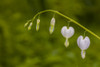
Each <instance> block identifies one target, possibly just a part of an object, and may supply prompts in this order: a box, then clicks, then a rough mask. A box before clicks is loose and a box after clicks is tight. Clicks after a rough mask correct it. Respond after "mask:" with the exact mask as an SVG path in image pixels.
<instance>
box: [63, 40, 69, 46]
mask: <svg viewBox="0 0 100 67" xmlns="http://www.w3.org/2000/svg"><path fill="white" fill-rule="evenodd" d="M64 45H65V46H66V47H68V46H69V41H68V39H66V41H65V43H64Z"/></svg>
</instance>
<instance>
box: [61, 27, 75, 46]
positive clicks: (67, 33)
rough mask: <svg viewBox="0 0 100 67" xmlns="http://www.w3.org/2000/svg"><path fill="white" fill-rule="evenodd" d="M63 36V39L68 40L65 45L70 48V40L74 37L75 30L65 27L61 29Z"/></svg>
mask: <svg viewBox="0 0 100 67" xmlns="http://www.w3.org/2000/svg"><path fill="white" fill-rule="evenodd" d="M61 34H62V35H63V37H65V38H66V41H65V43H64V45H65V46H66V47H68V46H69V41H68V39H69V38H70V37H72V36H73V35H74V28H73V27H69V28H68V27H67V26H63V27H62V29H61Z"/></svg>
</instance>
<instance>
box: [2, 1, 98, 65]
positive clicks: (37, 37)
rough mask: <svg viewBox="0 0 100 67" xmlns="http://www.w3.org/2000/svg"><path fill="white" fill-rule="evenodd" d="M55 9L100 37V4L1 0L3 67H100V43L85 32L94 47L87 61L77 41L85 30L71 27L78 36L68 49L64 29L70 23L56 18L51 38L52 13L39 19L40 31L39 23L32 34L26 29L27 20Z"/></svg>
mask: <svg viewBox="0 0 100 67" xmlns="http://www.w3.org/2000/svg"><path fill="white" fill-rule="evenodd" d="M46 9H54V10H57V11H60V12H61V13H63V14H65V15H67V16H69V17H71V18H72V19H74V20H76V21H78V22H80V24H82V25H84V26H85V27H87V28H88V29H90V30H92V31H93V32H95V33H97V34H98V35H99V36H100V30H99V29H100V0H1V1H0V67H100V40H98V39H97V38H95V37H94V36H92V35H90V34H89V33H87V32H86V35H88V36H89V37H90V40H91V45H90V47H89V48H88V50H87V52H86V53H87V54H86V58H85V59H84V60H83V59H82V58H81V54H80V52H81V50H80V49H79V48H78V46H77V43H76V40H77V38H78V36H79V35H83V34H84V30H83V29H81V28H80V27H79V26H77V25H75V24H73V23H71V24H70V25H71V26H73V27H74V28H75V35H74V36H73V37H72V38H70V39H69V42H70V45H69V47H68V48H66V47H65V46H64V42H65V39H64V37H63V36H62V35H61V33H60V32H61V28H62V26H64V25H67V24H68V23H67V20H66V19H64V18H62V17H61V16H59V15H56V16H55V18H56V24H55V31H54V32H53V34H52V35H50V34H49V25H50V20H51V18H52V16H53V13H49V12H48V13H45V14H42V15H40V19H41V23H40V30H39V31H38V32H36V30H35V26H36V20H35V21H34V23H33V26H32V30H31V31H28V30H27V29H26V28H24V24H25V23H26V22H27V20H29V19H31V18H33V16H34V15H35V14H36V13H38V12H39V11H42V10H46Z"/></svg>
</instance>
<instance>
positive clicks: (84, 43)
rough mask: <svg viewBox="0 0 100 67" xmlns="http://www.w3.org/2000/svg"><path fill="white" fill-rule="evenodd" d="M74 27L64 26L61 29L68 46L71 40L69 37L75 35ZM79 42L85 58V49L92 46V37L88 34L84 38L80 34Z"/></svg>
mask: <svg viewBox="0 0 100 67" xmlns="http://www.w3.org/2000/svg"><path fill="white" fill-rule="evenodd" d="M74 32H75V31H74V28H73V27H69V28H68V27H67V26H63V27H62V29H61V33H62V35H63V36H64V37H65V38H66V41H65V43H64V44H65V46H66V47H68V46H69V41H68V38H70V37H72V36H73V35H74ZM77 44H78V47H79V48H80V49H81V56H82V58H83V59H84V58H85V54H86V52H85V50H86V49H87V48H88V47H89V46H90V39H89V37H88V36H86V37H85V38H83V36H79V37H78V39H77Z"/></svg>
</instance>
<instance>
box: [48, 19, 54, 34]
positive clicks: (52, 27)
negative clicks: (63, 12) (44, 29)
mask: <svg viewBox="0 0 100 67" xmlns="http://www.w3.org/2000/svg"><path fill="white" fill-rule="evenodd" d="M54 26H55V18H54V17H53V18H52V19H51V22H50V28H49V31H50V34H52V33H53V31H54Z"/></svg>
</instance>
